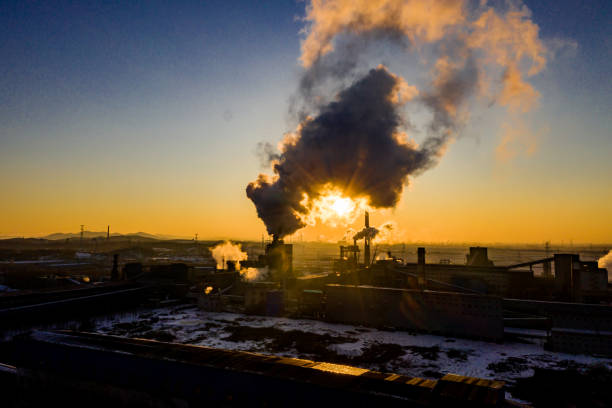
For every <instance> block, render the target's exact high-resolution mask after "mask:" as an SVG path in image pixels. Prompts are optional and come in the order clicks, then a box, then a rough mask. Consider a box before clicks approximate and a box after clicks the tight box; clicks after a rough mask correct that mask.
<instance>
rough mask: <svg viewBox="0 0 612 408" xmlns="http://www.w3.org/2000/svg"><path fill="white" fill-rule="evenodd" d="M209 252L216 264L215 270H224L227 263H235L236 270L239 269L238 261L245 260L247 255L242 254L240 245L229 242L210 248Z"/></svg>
mask: <svg viewBox="0 0 612 408" xmlns="http://www.w3.org/2000/svg"><path fill="white" fill-rule="evenodd" d="M210 252H211V254H212V257H213V258H214V259H215V262H217V269H225V266H226V265H227V261H235V262H236V269H240V261H245V260H246V259H247V253H246V252H242V248H241V246H240V244H232V243H231V242H230V241H225V242H223V243H221V244H219V245H217V246H215V247H213V248H210Z"/></svg>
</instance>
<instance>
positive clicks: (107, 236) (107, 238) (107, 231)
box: [106, 225, 110, 241]
mask: <svg viewBox="0 0 612 408" xmlns="http://www.w3.org/2000/svg"><path fill="white" fill-rule="evenodd" d="M109 238H110V225H107V226H106V240H107V241H108V240H109Z"/></svg>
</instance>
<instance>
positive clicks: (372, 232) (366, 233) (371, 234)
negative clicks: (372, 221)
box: [353, 227, 379, 240]
mask: <svg viewBox="0 0 612 408" xmlns="http://www.w3.org/2000/svg"><path fill="white" fill-rule="evenodd" d="M378 233H379V231H378V229H376V228H374V227H364V228H363V229H362V230H361V231H359V232H358V233H356V234H355V235H353V239H357V240H359V239H363V238H366V237H367V238H370V239H374V238H375V237H376V235H378Z"/></svg>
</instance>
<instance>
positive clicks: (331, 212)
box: [302, 186, 368, 227]
mask: <svg viewBox="0 0 612 408" xmlns="http://www.w3.org/2000/svg"><path fill="white" fill-rule="evenodd" d="M302 204H303V205H305V206H307V207H308V208H309V210H310V211H309V213H308V215H307V216H305V217H303V218H302V220H303V221H304V222H305V223H306V224H307V225H315V224H317V223H319V222H320V223H322V224H325V225H328V226H331V227H339V226H341V227H346V226H348V225H350V224H352V223H353V222H354V221H355V219H356V218H357V217H358V216H359V215H360V214H362V213H363V211H365V210H367V209H368V205H367V200H366V199H365V198H362V197H357V198H354V197H349V196H346V195H345V194H344V193H343V191H342V190H339V189H337V188H333V187H330V186H325V187H324V188H323V189H322V190H321V191H320V192H319V194H318V196H317V197H316V198H315V199H312V200H311V199H310V198H309V197H308V196H307V195H305V196H304V200H303V201H302Z"/></svg>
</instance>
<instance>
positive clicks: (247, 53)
mask: <svg viewBox="0 0 612 408" xmlns="http://www.w3.org/2000/svg"><path fill="white" fill-rule="evenodd" d="M524 3H525V5H526V6H527V7H528V8H529V9H530V10H531V12H532V16H531V19H532V21H533V22H534V23H535V24H537V25H538V27H539V35H540V37H541V38H542V39H543V40H544V41H545V42H546V44H547V46H548V47H549V49H551V50H552V51H551V56H550V57H549V59H548V62H547V65H546V68H545V69H543V70H542V71H541V72H539V73H538V74H537V75H535V76H534V77H533V79H532V80H531V83H532V85H533V86H534V87H535V88H536V89H537V91H538V92H540V94H541V96H540V99H539V101H538V104H537V107H536V108H535V109H533V110H532V111H530V112H529V113H528V114H526V115H524V116H522V117H521V119H515V118H514V117H513V118H510V119H509V118H508V117H505V116H503V115H502V113H500V111H499V110H496V109H479V110H476V111H474V112H472V115H471V116H470V119H469V121H467V123H466V125H465V126H464V127H463V128H462V129H461V130H460V132H459V135H458V137H457V138H456V140H455V141H454V142H453V143H452V144H450V146H449V147H448V150H447V152H446V154H445V156H444V157H443V158H442V159H441V160H440V162H439V164H438V165H437V166H435V167H434V168H432V169H429V170H427V171H426V172H424V173H423V174H421V175H418V176H416V177H413V178H411V179H410V185H409V186H407V187H406V188H405V189H404V192H403V194H402V196H401V200H400V202H399V204H398V206H397V207H396V208H395V209H392V210H385V211H380V212H374V213H373V214H372V217H371V218H372V223H373V224H374V225H379V224H382V223H383V222H386V221H389V220H392V221H393V222H394V223H395V225H396V230H395V232H396V239H398V240H402V241H406V242H416V241H419V242H422V241H427V242H513V243H517V242H530V243H538V242H540V243H541V242H545V241H551V242H555V243H561V242H565V243H569V242H570V241H571V242H575V243H579V242H581V243H612V218H611V217H610V215H611V214H610V213H611V209H612V183H611V181H610V180H611V178H612V132H611V129H612V119H611V118H612V85H611V83H612V81H610V79H609V77H610V74H612V28H611V25H610V24H609V22H610V19H611V10H612V3H610V2H608V1H604V0H602V1H597V0H593V1H588V2H582V1H569V0H568V1H555V2H542V1H525V2H524ZM306 4H307V3H306V2H303V1H291V0H288V1H259V2H252V1H230V0H226V1H173V2H170V1H166V2H163V1H147V2H144V1H142V2H141V1H134V2H113V1H100V2H95V1H92V2H87V4H81V3H80V2H64V1H56V2H36V1H27V2H23V1H19V2H12V1H3V2H2V3H1V4H0V72H1V74H0V189H1V191H2V193H3V194H2V199H1V200H0V236H41V235H45V234H48V233H53V232H76V231H78V230H79V226H80V225H81V224H84V225H85V226H86V229H88V230H93V231H105V230H106V226H107V225H110V226H111V230H112V231H115V232H123V233H128V232H136V231H146V232H150V233H157V234H165V235H173V236H186V237H191V236H193V235H194V234H195V233H198V236H199V237H200V239H205V238H210V239H221V238H232V239H260V238H261V236H262V234H263V233H264V232H265V228H264V225H263V223H262V222H261V220H259V218H258V217H257V213H256V210H255V207H254V205H253V203H252V202H251V201H250V200H249V199H248V198H247V196H246V194H245V188H246V185H247V184H248V183H249V182H251V181H253V180H254V179H255V178H256V177H257V175H258V174H259V173H261V172H264V173H266V172H267V173H270V170H269V169H266V168H262V165H261V160H260V158H259V157H258V155H257V154H256V150H257V145H258V143H260V142H270V143H272V144H276V143H277V142H279V141H280V140H281V139H282V137H283V134H285V133H286V132H289V131H292V130H294V128H295V126H296V121H295V118H294V117H292V115H291V113H290V109H289V108H290V105H291V103H290V102H291V100H292V98H293V97H294V96H295V94H296V89H297V84H298V81H299V79H300V75H301V74H302V72H303V70H304V68H303V67H302V65H301V64H300V60H299V59H300V45H301V42H302V41H303V39H304V33H303V32H302V30H303V28H304V25H305V22H304V21H303V19H302V18H303V17H304V15H305V6H306ZM382 59H383V60H384V61H378V62H377V61H375V60H374V59H373V60H372V61H371V62H372V64H373V66H376V65H375V64H378V63H380V62H384V63H385V64H386V65H388V66H389V68H390V69H391V70H394V71H395V72H400V73H401V74H402V75H404V76H405V77H406V78H407V79H410V80H414V81H416V82H418V80H419V74H418V69H417V68H418V67H416V64H415V63H414V61H413V60H411V59H410V58H403V57H401V56H398V55H397V54H396V53H395V51H394V50H392V49H391V50H390V51H389V53H388V54H384V55H383V56H382ZM413 65H415V66H413ZM415 115H416V116H415V121H416V122H418V120H419V118H418V115H419V113H418V112H417V113H415ZM522 128H528V129H529V131H525V132H519V133H520V134H528V135H529V136H528V137H527V138H526V139H525V138H520V137H519V139H514V142H513V143H514V144H513V145H509V146H507V147H508V148H505V149H502V148H500V145H503V143H504V142H503V141H504V135H505V134H506V135H507V134H512V131H514V130H516V129H519V131H520V130H521V129H522ZM414 137H415V139H416V140H417V141H418V139H419V137H421V135H419V134H418V133H417V134H415V136H414ZM358 223H361V219H360V220H359V221H358ZM345 229H346V228H332V227H329V226H325V225H317V226H309V227H307V228H304V229H303V230H300V231H299V232H298V234H299V235H300V236H302V237H303V239H305V240H316V239H321V240H330V241H333V240H337V239H338V238H340V237H341V236H342V235H343V232H344V230H345Z"/></svg>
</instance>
